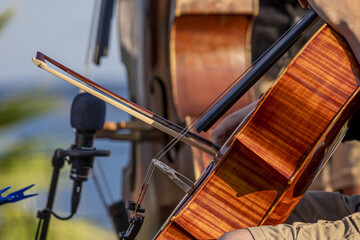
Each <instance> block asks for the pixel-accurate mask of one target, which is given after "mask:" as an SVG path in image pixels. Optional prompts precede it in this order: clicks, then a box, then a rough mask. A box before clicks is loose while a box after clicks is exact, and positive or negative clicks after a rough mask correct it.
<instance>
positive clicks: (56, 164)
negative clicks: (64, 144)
mask: <svg viewBox="0 0 360 240" xmlns="http://www.w3.org/2000/svg"><path fill="white" fill-rule="evenodd" d="M63 155H64V154H63V150H62V149H56V150H55V152H54V155H53V159H52V165H53V175H52V179H51V184H50V189H49V195H48V199H47V204H46V208H45V209H43V210H42V211H38V214H37V217H38V218H39V224H38V228H37V231H36V238H35V239H36V240H37V239H40V240H45V239H46V235H47V231H48V228H49V222H50V216H51V213H50V212H51V210H52V208H53V204H54V199H55V193H56V186H57V182H58V178H59V173H60V169H61V168H62V167H63V166H64V162H65V157H64V156H63ZM40 228H41V234H40V238H38V237H39V231H40Z"/></svg>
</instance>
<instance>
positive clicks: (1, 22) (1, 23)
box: [0, 8, 15, 33]
mask: <svg viewBox="0 0 360 240" xmlns="http://www.w3.org/2000/svg"><path fill="white" fill-rule="evenodd" d="M14 14H15V10H14V9H13V8H8V9H7V10H5V11H4V12H3V13H1V14H0V33H1V32H2V30H3V29H4V27H5V25H6V24H7V23H8V22H9V21H10V19H11V18H12V17H13V15H14Z"/></svg>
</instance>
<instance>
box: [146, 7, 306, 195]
mask: <svg viewBox="0 0 360 240" xmlns="http://www.w3.org/2000/svg"><path fill="white" fill-rule="evenodd" d="M310 12H311V10H308V11H307V12H306V13H305V14H304V16H303V17H301V18H300V19H299V20H298V21H297V22H296V23H295V24H294V25H293V26H292V27H290V28H289V29H288V30H287V31H286V32H285V33H284V34H283V36H285V35H287V34H289V33H290V32H292V31H293V30H294V28H295V27H296V26H298V25H299V24H300V23H301V22H302V21H303V20H304V19H305V18H306V17H307V16H308V15H309V14H310ZM280 41H282V37H280V38H279V39H277V40H276V41H275V42H274V43H273V44H272V45H271V46H270V47H269V48H268V49H267V50H266V51H265V52H264V53H263V54H262V55H261V56H260V57H259V58H258V59H256V60H255V61H254V62H253V63H252V64H251V65H250V67H248V68H247V69H246V70H245V71H244V72H243V73H242V74H241V75H240V76H238V77H237V78H236V79H235V80H234V81H233V82H232V83H231V84H230V85H229V86H228V87H226V88H225V90H224V91H223V92H222V93H221V94H220V95H219V96H217V97H216V98H215V99H214V100H213V101H212V102H211V103H210V104H209V105H208V106H207V107H206V108H205V109H204V110H203V111H201V112H200V113H199V114H198V115H197V116H196V117H195V118H194V119H193V120H192V121H191V122H190V123H189V124H188V125H187V126H186V127H185V128H184V130H183V131H181V132H180V133H179V135H180V136H177V137H176V138H174V139H172V141H170V142H169V143H168V144H167V145H166V146H165V147H164V148H163V149H161V150H160V151H159V153H158V154H157V155H156V156H155V160H156V161H159V160H160V159H161V158H162V157H163V156H164V155H165V154H166V153H167V152H169V151H170V150H171V149H172V148H173V147H174V146H175V145H176V144H177V143H178V142H179V141H180V139H181V138H182V137H183V136H184V135H185V134H186V133H187V132H189V131H191V130H192V129H193V128H194V126H195V123H196V122H197V120H198V119H199V118H200V117H201V116H202V115H203V114H204V113H205V112H206V111H207V110H208V109H209V108H210V107H211V106H212V105H214V103H215V102H216V101H217V100H219V99H220V98H221V97H222V96H223V95H224V94H225V93H226V92H228V91H229V90H230V89H231V88H232V87H233V86H234V85H235V84H236V83H238V82H239V81H241V79H242V78H243V77H244V76H245V75H246V74H247V73H248V72H249V71H250V70H251V69H252V68H254V67H255V66H256V65H257V64H258V63H259V62H260V61H261V60H262V59H263V58H264V56H266V55H267V54H268V53H269V52H270V51H271V50H272V48H273V47H274V46H275V45H276V44H278V43H279V42H280ZM153 165H154V164H153V162H151V164H150V166H149V169H148V172H147V178H146V179H144V184H149V183H150V180H151V177H152V175H153V172H154V168H155V167H154V166H153ZM145 192H146V191H145ZM145 192H141V193H140V194H145ZM142 198H143V196H142Z"/></svg>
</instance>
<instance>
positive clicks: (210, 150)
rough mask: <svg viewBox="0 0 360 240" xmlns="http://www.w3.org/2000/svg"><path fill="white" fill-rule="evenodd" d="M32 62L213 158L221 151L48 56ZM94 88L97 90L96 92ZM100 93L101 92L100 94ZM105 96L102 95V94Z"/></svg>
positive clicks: (38, 55) (39, 57)
mask: <svg viewBox="0 0 360 240" xmlns="http://www.w3.org/2000/svg"><path fill="white" fill-rule="evenodd" d="M45 60H47V61H49V62H50V63H52V64H53V65H55V66H56V67H58V68H60V69H62V70H63V71H65V72H67V73H68V74H70V75H72V76H74V77H76V78H77V79H79V80H80V81H82V82H83V83H85V84H87V85H89V86H90V87H89V86H87V85H85V84H83V83H80V82H79V81H76V80H74V79H72V78H70V77H68V76H66V75H64V74H62V73H60V72H58V71H56V70H54V69H52V68H50V67H48V66H47V64H46V62H45ZM32 61H33V62H34V64H35V65H36V66H38V67H39V68H41V69H43V70H45V71H47V72H49V73H51V74H53V75H55V76H57V77H59V78H61V79H63V80H65V81H67V82H69V83H71V84H72V85H74V86H76V87H78V88H80V89H82V90H84V91H86V92H88V93H90V94H92V95H94V96H95V97H97V98H100V99H101V100H103V101H105V102H107V103H109V104H111V105H113V106H114V107H116V108H119V109H121V110H123V111H124V112H126V113H128V114H130V115H131V116H133V117H135V118H137V119H139V120H141V121H143V122H145V123H147V124H149V125H151V126H153V127H154V128H157V129H159V130H160V131H162V132H164V133H166V134H169V135H170V136H172V137H174V138H177V139H179V140H181V141H183V142H185V143H187V144H189V145H191V146H193V147H196V148H198V149H200V150H202V151H204V152H206V153H207V154H209V155H211V156H215V155H216V154H217V152H218V150H219V149H220V147H219V146H218V145H216V144H214V143H213V142H211V141H209V140H207V139H204V138H202V137H200V136H199V135H196V134H194V133H192V132H189V130H188V129H183V128H182V127H180V126H178V125H176V124H175V123H173V122H170V121H168V120H166V119H165V118H162V117H160V116H158V115H156V114H155V113H152V112H151V111H149V110H147V109H144V108H142V107H140V106H138V105H136V104H135V103H133V102H131V101H129V100H126V99H125V98H122V97H120V96H119V95H117V94H115V93H113V92H111V91H109V90H107V89H105V88H104V87H102V86H100V85H98V84H96V83H94V82H93V81H91V80H89V79H88V78H86V77H84V76H82V75H80V74H78V73H76V72H75V71H73V70H71V69H69V68H67V67H65V66H64V65H62V64H60V63H59V62H57V61H55V60H54V59H52V58H50V57H48V56H46V55H45V54H43V53H41V52H37V55H36V58H32ZM94 88H95V89H96V90H97V91H96V90H94ZM98 91H99V92H98ZM100 92H101V93H103V94H101V93H100ZM194 139H196V140H197V141H199V142H201V143H202V144H200V143H199V142H197V141H194ZM205 145H206V146H205Z"/></svg>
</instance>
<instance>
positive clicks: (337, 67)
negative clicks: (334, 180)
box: [157, 27, 360, 239]
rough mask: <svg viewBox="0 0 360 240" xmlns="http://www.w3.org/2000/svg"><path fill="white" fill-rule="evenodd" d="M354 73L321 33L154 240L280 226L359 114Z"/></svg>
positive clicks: (335, 43)
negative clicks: (266, 225)
mask: <svg viewBox="0 0 360 240" xmlns="http://www.w3.org/2000/svg"><path fill="white" fill-rule="evenodd" d="M359 76H360V68H359V65H358V63H357V62H356V59H355V58H354V56H353V55H352V53H351V50H350V48H349V46H348V45H347V43H346V41H345V40H344V39H343V38H342V37H341V36H339V35H338V34H337V33H335V32H334V31H333V30H331V29H330V28H328V27H324V28H322V29H321V30H320V31H319V32H318V33H317V34H316V35H315V36H314V37H313V39H311V41H310V42H309V43H308V44H307V46H306V48H304V49H302V50H301V51H300V53H299V54H298V56H297V57H296V58H295V59H294V60H293V61H292V63H291V64H290V65H289V67H288V68H287V70H286V71H285V72H284V74H283V75H282V77H281V78H280V79H279V80H278V81H277V82H276V84H275V85H274V86H273V87H272V88H271V89H270V90H269V91H268V92H267V93H266V94H265V95H264V96H263V97H262V99H261V100H260V102H259V103H258V105H257V107H256V108H255V110H254V112H253V114H252V115H251V116H250V117H249V118H248V119H247V120H246V121H245V123H244V124H243V125H242V126H240V127H239V129H238V130H237V131H236V133H234V136H233V137H232V138H231V139H230V140H229V141H228V143H227V144H226V145H225V146H224V147H223V149H222V155H218V160H217V162H218V163H217V164H216V166H215V167H211V168H209V169H208V173H207V174H208V175H204V177H203V178H202V179H201V180H200V181H198V182H197V185H196V187H195V188H194V191H193V192H192V193H190V194H189V195H188V196H187V197H186V198H185V199H184V200H183V201H182V202H181V204H180V205H179V206H178V208H177V209H176V211H174V213H173V215H172V217H171V218H170V219H169V221H168V222H167V223H166V224H165V225H164V228H163V229H162V231H161V232H160V233H159V236H158V238H157V239H216V238H218V237H220V236H221V235H222V234H224V233H226V232H229V231H232V230H234V229H239V228H246V227H252V226H257V225H262V224H270V225H273V224H278V223H282V222H283V221H285V220H286V218H287V217H288V215H289V214H290V213H291V211H292V210H293V208H294V207H295V206H296V204H297V203H298V201H300V199H301V197H302V195H303V194H304V193H305V191H306V189H307V187H308V186H309V185H310V184H311V182H312V180H313V179H314V177H315V175H316V173H317V171H318V170H319V168H320V167H321V166H322V165H323V164H324V161H325V160H327V159H328V157H329V156H330V154H331V152H332V151H333V149H334V148H335V147H336V144H337V143H338V142H339V140H341V138H340V136H341V135H342V134H343V133H344V130H345V129H346V126H347V125H348V123H349V119H350V118H351V117H352V115H354V113H355V112H356V110H357V109H358V108H359V107H358V105H359V104H357V103H358V101H359V99H360V88H359V86H360V82H359Z"/></svg>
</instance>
